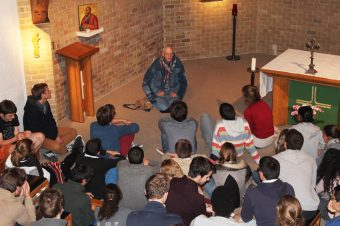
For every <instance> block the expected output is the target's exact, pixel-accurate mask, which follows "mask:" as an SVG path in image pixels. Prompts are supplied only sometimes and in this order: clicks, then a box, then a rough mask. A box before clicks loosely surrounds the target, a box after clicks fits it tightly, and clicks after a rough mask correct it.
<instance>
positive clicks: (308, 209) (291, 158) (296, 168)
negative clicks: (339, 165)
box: [273, 129, 320, 222]
mask: <svg viewBox="0 0 340 226" xmlns="http://www.w3.org/2000/svg"><path fill="white" fill-rule="evenodd" d="M303 142H304V137H303V136H302V134H301V133H300V132H299V131H297V130H295V129H290V130H289V131H288V133H287V135H286V141H285V146H286V150H285V151H283V152H280V153H279V154H277V155H274V156H273V157H274V158H275V159H277V160H278V161H279V163H280V166H281V171H280V176H279V178H280V179H281V180H282V181H284V182H287V183H289V184H291V185H292V186H293V188H294V191H295V195H296V198H297V199H298V200H299V201H300V203H301V206H302V210H303V215H304V219H305V221H306V222H308V221H309V220H311V219H313V217H314V216H315V214H316V211H317V209H318V205H319V202H320V201H319V197H318V195H317V193H316V191H315V186H316V170H317V166H316V162H315V160H314V158H313V157H311V156H310V155H308V154H307V153H305V152H303V151H301V147H302V145H303Z"/></svg>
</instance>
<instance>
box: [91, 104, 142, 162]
mask: <svg viewBox="0 0 340 226" xmlns="http://www.w3.org/2000/svg"><path fill="white" fill-rule="evenodd" d="M115 115H116V111H115V107H114V106H113V105H112V104H106V105H104V106H101V107H100V108H99V109H98V110H97V113H96V117H97V121H96V122H92V123H91V126H90V137H91V139H94V138H98V139H100V140H101V142H102V148H103V150H106V152H107V153H108V154H110V155H118V154H120V155H124V156H126V155H127V153H128V151H129V149H130V147H131V144H132V141H133V139H134V137H135V134H136V133H137V132H138V131H139V126H138V124H136V123H133V122H131V121H129V120H125V119H116V118H115Z"/></svg>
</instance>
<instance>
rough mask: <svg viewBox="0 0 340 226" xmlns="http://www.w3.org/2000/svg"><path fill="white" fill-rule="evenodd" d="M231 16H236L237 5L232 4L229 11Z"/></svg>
mask: <svg viewBox="0 0 340 226" xmlns="http://www.w3.org/2000/svg"><path fill="white" fill-rule="evenodd" d="M231 15H233V16H237V4H233V9H232V10H231Z"/></svg>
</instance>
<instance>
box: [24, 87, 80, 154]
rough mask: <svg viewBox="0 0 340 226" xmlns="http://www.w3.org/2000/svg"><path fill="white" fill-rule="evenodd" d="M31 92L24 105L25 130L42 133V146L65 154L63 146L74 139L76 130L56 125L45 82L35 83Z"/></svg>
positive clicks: (65, 150) (48, 90)
mask: <svg viewBox="0 0 340 226" xmlns="http://www.w3.org/2000/svg"><path fill="white" fill-rule="evenodd" d="M31 93H32V95H31V96H28V97H27V101H26V105H25V107H24V111H25V112H24V128H25V130H30V131H32V132H41V133H43V134H44V135H45V138H46V139H45V142H44V143H43V148H46V149H48V150H50V151H52V152H53V153H56V154H65V153H66V152H67V149H66V147H65V146H66V145H67V144H69V143H70V142H71V141H72V140H74V139H75V137H76V136H77V131H76V130H75V129H73V128H66V127H57V124H56V121H55V119H54V117H53V115H52V111H51V107H50V104H49V102H48V100H49V99H51V91H50V89H49V88H48V85H47V84H46V83H38V84H35V85H34V86H33V87H32V89H31Z"/></svg>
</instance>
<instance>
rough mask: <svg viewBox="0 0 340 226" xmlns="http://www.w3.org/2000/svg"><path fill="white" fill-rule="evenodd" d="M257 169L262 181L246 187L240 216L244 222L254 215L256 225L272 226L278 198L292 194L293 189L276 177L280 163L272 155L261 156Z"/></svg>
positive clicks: (278, 173)
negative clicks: (255, 185) (256, 184)
mask: <svg viewBox="0 0 340 226" xmlns="http://www.w3.org/2000/svg"><path fill="white" fill-rule="evenodd" d="M258 171H259V176H260V179H261V181H262V182H261V183H259V185H258V186H257V187H249V188H248V189H247V191H246V194H245V196H244V202H243V206H242V211H241V217H242V220H243V221H244V222H249V221H251V220H252V219H253V217H254V216H255V219H256V224H257V225H258V226H274V225H275V208H276V204H277V202H278V200H279V199H280V198H281V197H282V196H284V195H293V196H294V195H295V193H294V189H293V187H292V186H291V185H290V184H288V183H285V182H282V181H281V180H280V179H278V177H279V175H280V163H279V162H278V161H277V160H276V159H274V158H273V157H271V156H265V157H263V158H261V160H260V164H259V169H258Z"/></svg>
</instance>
